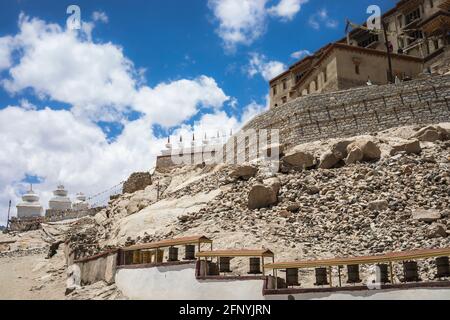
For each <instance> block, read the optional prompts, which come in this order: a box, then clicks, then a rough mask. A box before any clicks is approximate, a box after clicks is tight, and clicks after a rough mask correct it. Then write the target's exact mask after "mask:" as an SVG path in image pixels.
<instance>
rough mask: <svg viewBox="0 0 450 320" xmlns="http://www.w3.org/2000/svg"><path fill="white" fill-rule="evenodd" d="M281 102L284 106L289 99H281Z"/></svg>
mask: <svg viewBox="0 0 450 320" xmlns="http://www.w3.org/2000/svg"><path fill="white" fill-rule="evenodd" d="M281 102H282V103H283V104H284V103H286V102H287V97H286V96H284V97H283V98H281Z"/></svg>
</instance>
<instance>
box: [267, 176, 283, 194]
mask: <svg viewBox="0 0 450 320" xmlns="http://www.w3.org/2000/svg"><path fill="white" fill-rule="evenodd" d="M263 183H264V185H266V186H268V187H270V188H272V190H273V192H275V193H276V194H277V195H278V192H280V189H281V180H280V178H277V177H273V178H268V179H265V180H264V181H263Z"/></svg>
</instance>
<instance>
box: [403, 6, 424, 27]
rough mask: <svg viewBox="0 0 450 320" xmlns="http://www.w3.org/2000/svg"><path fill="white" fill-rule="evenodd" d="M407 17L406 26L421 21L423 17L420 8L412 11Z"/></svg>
mask: <svg viewBox="0 0 450 320" xmlns="http://www.w3.org/2000/svg"><path fill="white" fill-rule="evenodd" d="M405 17H406V24H410V23H411V22H413V21H414V20H417V19H419V18H420V17H421V15H420V8H417V9H415V10H413V11H411V12H410V13H408V14H407V15H406V16H405Z"/></svg>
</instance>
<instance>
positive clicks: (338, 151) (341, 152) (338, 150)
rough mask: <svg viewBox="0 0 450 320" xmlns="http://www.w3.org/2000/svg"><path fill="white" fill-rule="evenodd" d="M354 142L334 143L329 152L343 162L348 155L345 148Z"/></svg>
mask: <svg viewBox="0 0 450 320" xmlns="http://www.w3.org/2000/svg"><path fill="white" fill-rule="evenodd" d="M353 142H354V140H343V141H339V142H337V143H335V144H334V145H333V146H332V147H331V152H333V153H334V155H335V156H336V157H338V158H339V159H341V160H343V159H345V158H346V157H347V155H348V150H347V147H348V146H349V145H350V144H352V143H353Z"/></svg>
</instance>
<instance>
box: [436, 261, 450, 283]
mask: <svg viewBox="0 0 450 320" xmlns="http://www.w3.org/2000/svg"><path fill="white" fill-rule="evenodd" d="M436 267H437V274H436V278H446V277H450V265H449V259H448V257H440V258H436Z"/></svg>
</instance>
